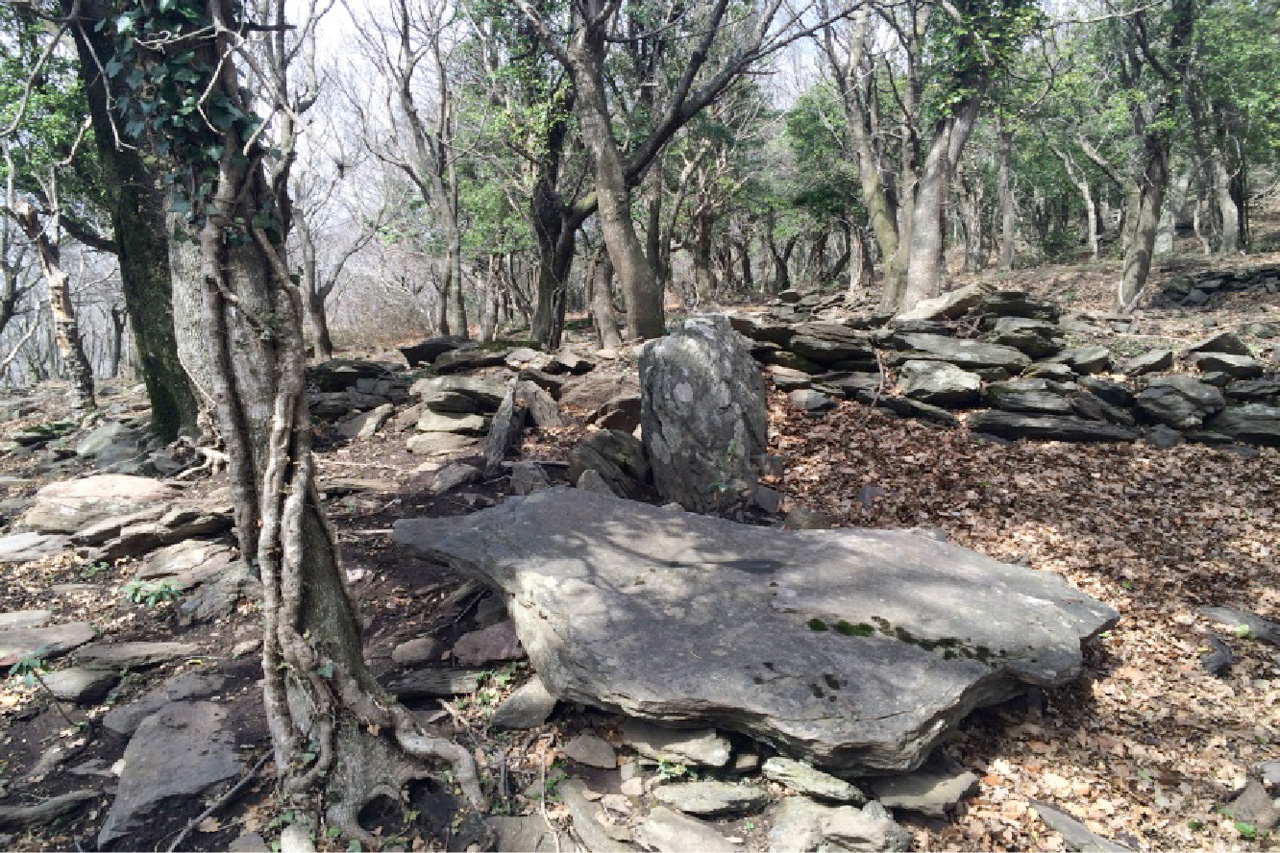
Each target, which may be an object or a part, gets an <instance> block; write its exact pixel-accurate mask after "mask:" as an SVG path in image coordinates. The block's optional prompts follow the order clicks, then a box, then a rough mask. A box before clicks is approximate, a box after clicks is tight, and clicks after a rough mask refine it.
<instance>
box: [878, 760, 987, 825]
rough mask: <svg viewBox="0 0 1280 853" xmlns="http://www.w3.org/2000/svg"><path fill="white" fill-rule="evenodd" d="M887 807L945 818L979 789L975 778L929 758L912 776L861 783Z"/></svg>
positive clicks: (946, 763)
mask: <svg viewBox="0 0 1280 853" xmlns="http://www.w3.org/2000/svg"><path fill="white" fill-rule="evenodd" d="M864 784H865V785H866V786H867V788H868V789H869V790H870V791H871V793H872V795H873V796H874V797H875V798H876V799H877V800H879V801H880V802H881V803H882V804H883V805H884V806H885V807H886V808H890V809H901V810H902V811H908V812H915V813H917V814H922V815H927V816H929V817H946V816H947V815H948V814H950V813H951V812H953V811H955V808H956V806H958V805H959V804H960V802H961V801H962V800H964V799H965V798H966V797H968V796H970V795H971V794H973V793H974V792H975V791H976V790H977V788H978V777H977V776H976V775H975V774H973V773H971V772H969V771H968V770H965V769H964V768H963V767H961V766H959V765H958V764H956V763H955V762H954V761H950V760H947V759H942V758H937V757H934V758H931V759H930V760H929V761H928V762H926V763H925V765H924V766H923V767H921V768H919V769H918V770H915V771H913V772H911V773H906V774H902V775H899V776H878V777H875V778H873V779H868V780H866V781H865V783H864Z"/></svg>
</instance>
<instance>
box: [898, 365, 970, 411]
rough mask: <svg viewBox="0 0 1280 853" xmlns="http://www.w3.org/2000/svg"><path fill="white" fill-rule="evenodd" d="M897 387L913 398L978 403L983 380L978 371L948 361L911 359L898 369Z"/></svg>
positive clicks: (949, 403)
mask: <svg viewBox="0 0 1280 853" xmlns="http://www.w3.org/2000/svg"><path fill="white" fill-rule="evenodd" d="M898 387H899V389H901V391H902V393H903V394H904V395H905V396H907V397H909V398H911V399H912V400H919V401H920V402H922V403H927V404H929V405H933V406H955V407H962V406H970V405H974V404H976V403H977V402H978V396H979V391H980V390H981V388H982V380H981V379H980V378H979V377H978V375H977V374H976V373H970V372H969V371H967V370H962V369H960V368H959V367H956V366H955V365H954V364H950V363H948V362H945V361H920V360H912V361H907V362H904V363H903V364H902V365H901V366H900V367H899V368H898Z"/></svg>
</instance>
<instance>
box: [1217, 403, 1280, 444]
mask: <svg viewBox="0 0 1280 853" xmlns="http://www.w3.org/2000/svg"><path fill="white" fill-rule="evenodd" d="M1206 426H1207V427H1208V428H1209V429H1211V430H1214V431H1215V432H1220V433H1222V434H1223V435H1228V436H1230V437H1231V438H1234V439H1235V440H1236V441H1243V442H1247V443H1248V444H1265V445H1270V446H1272V447H1277V446H1280V406H1267V405H1264V404H1262V403H1245V404H1244V405H1241V406H1228V407H1227V408H1226V409H1224V410H1223V411H1222V412H1221V413H1219V414H1218V415H1217V416H1215V417H1213V418H1211V419H1210V420H1209V421H1208V422H1207V423H1206Z"/></svg>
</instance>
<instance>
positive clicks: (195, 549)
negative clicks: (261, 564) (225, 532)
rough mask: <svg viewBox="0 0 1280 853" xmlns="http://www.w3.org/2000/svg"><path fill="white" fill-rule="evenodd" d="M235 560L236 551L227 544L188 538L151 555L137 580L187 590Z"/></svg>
mask: <svg viewBox="0 0 1280 853" xmlns="http://www.w3.org/2000/svg"><path fill="white" fill-rule="evenodd" d="M235 561H236V551H235V549H234V548H233V547H232V546H231V545H228V544H226V543H225V542H206V541H202V540H199V539H188V540H187V541H185V542H179V543H178V544H176V545H169V546H167V547H165V548H161V549H159V550H157V551H155V552H153V553H152V554H150V555H148V556H147V558H146V559H145V560H144V561H143V562H142V566H141V568H139V570H138V577H139V578H140V579H142V580H150V581H155V582H157V583H168V584H169V585H170V586H171V587H173V588H174V589H176V590H178V591H184V590H187V589H190V588H191V587H194V586H198V585H199V584H201V583H204V582H205V581H207V580H208V579H209V578H211V577H213V576H214V575H217V574H218V573H220V572H223V571H225V570H226V569H227V568H228V567H229V566H230V565H231V564H232V563H234V562H235Z"/></svg>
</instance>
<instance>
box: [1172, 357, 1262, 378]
mask: <svg viewBox="0 0 1280 853" xmlns="http://www.w3.org/2000/svg"><path fill="white" fill-rule="evenodd" d="M1190 361H1191V363H1192V364H1194V365H1195V366H1196V367H1197V368H1199V369H1200V370H1201V371H1202V372H1204V373H1225V374H1226V375H1227V376H1229V377H1230V378H1231V379H1257V378H1259V377H1260V376H1262V362H1260V361H1258V360H1257V359H1256V358H1254V357H1253V356H1251V355H1232V354H1231V353H1225V352H1197V353H1193V354H1192V355H1191V357H1190Z"/></svg>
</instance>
